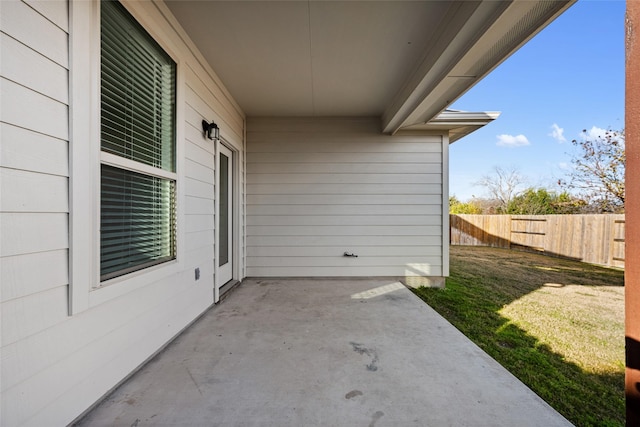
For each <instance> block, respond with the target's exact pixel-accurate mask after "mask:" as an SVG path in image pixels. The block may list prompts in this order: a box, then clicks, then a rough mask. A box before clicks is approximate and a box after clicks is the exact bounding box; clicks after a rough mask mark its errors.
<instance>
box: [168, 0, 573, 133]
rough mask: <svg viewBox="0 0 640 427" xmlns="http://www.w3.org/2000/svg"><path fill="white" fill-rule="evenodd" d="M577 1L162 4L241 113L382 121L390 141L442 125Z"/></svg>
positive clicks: (180, 0) (203, 0)
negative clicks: (459, 102) (451, 108)
mask: <svg viewBox="0 0 640 427" xmlns="http://www.w3.org/2000/svg"><path fill="white" fill-rule="evenodd" d="M156 1H160V0H156ZM575 1H576V0H516V1H512V0H500V1H496V0H478V1H459V0H456V1H453V0H451V1H449V0H443V1H435V0H426V1H404V0H391V1H360V0H355V1H314V0H311V1H298V0H293V1H270V0H264V1H207V0H197V1H193V0H165V2H164V4H166V6H167V7H166V8H164V10H165V11H166V12H168V13H171V14H172V15H173V16H174V17H175V18H176V19H177V22H178V23H179V24H180V26H181V27H182V28H183V29H184V31H185V32H186V33H187V34H188V36H189V37H190V38H191V39H192V40H193V42H194V43H195V45H196V47H197V49H198V50H199V51H200V52H201V53H202V57H203V58H204V60H205V61H206V62H208V64H209V65H210V66H211V68H212V69H213V70H215V73H216V75H217V78H219V80H220V81H221V82H222V83H223V84H224V86H225V87H226V88H227V89H228V91H229V92H230V94H231V95H232V96H233V98H234V99H235V100H236V101H237V103H238V104H239V106H240V108H241V109H242V111H243V113H244V114H245V115H246V116H249V117H259V116H269V117H295V116H298V117H310V116H314V117H329V116H330V117H340V116H350V117H354V116H360V117H363V116H367V117H372V116H373V117H376V116H377V117H380V121H381V128H382V131H383V132H384V133H387V134H395V133H396V132H398V131H401V130H403V129H405V130H409V129H411V130H413V131H419V130H421V129H423V130H437V129H438V127H442V126H445V122H444V121H443V120H445V118H447V120H449V119H451V114H449V113H446V112H445V113H443V114H441V113H442V112H443V111H444V110H445V109H446V108H447V107H448V106H449V105H451V104H452V103H453V102H454V101H455V100H456V99H457V98H459V97H460V96H461V95H462V94H464V93H465V92H466V91H467V90H469V88H471V87H472V86H473V85H474V84H476V83H477V82H478V81H479V80H480V79H482V78H483V77H484V76H485V75H486V74H487V73H489V72H490V71H491V70H493V69H494V68H495V67H496V66H498V65H499V64H500V63H501V62H502V61H504V60H505V59H506V58H507V57H508V56H509V55H511V54H512V53H513V52H514V51H516V50H517V49H518V48H519V47H520V46H522V45H523V44H524V43H526V42H527V41H528V40H529V39H530V38H531V37H533V36H534V35H535V34H536V33H538V32H539V31H540V30H541V29H542V28H544V27H545V26H546V25H547V24H549V23H550V22H551V21H552V20H553V19H555V18H556V17H557V16H558V15H560V14H561V13H562V12H564V11H565V10H566V9H567V8H568V7H570V6H571V4H573V3H574V2H575ZM158 4H162V2H160V3H158ZM487 102H488V103H490V100H487ZM459 114H462V113H459ZM464 114H467V113H464ZM469 114H482V113H469ZM467 119H469V117H466V118H464V119H463V122H464V120H467ZM474 120H475V119H472V120H471V122H473V123H481V122H482V119H480V120H479V121H474ZM456 126H458V125H456ZM474 126H476V124H469V125H462V126H458V127H456V128H455V129H458V131H455V132H454V133H453V134H452V136H454V137H455V139H457V138H458V137H457V136H456V135H462V134H466V133H468V132H467V130H469V129H473V128H474ZM463 129H467V130H463ZM450 130H451V131H454V129H453V128H452V129H450ZM469 131H470V130H469ZM456 132H458V133H456ZM455 139H452V140H455Z"/></svg>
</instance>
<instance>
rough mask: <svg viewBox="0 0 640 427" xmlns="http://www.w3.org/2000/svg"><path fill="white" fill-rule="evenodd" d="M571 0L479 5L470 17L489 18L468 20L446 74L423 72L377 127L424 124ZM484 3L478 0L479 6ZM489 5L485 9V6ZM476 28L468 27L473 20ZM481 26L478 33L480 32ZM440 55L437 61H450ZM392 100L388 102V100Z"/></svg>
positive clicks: (389, 130)
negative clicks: (399, 104) (497, 7)
mask: <svg viewBox="0 0 640 427" xmlns="http://www.w3.org/2000/svg"><path fill="white" fill-rule="evenodd" d="M575 1H576V0H558V1H553V2H520V1H516V2H505V3H502V2H491V1H489V2H488V3H494V6H495V3H500V4H503V5H504V6H505V7H504V8H503V9H502V10H501V11H500V13H499V14H498V16H495V12H498V11H497V10H493V12H494V15H491V13H490V11H489V10H486V9H485V8H482V7H479V8H478V10H477V12H476V13H475V15H474V18H479V19H480V20H482V19H484V20H485V21H484V22H485V24H486V22H487V21H486V20H487V19H489V17H488V16H492V19H491V22H490V25H485V26H484V28H482V29H481V28H480V27H479V26H478V22H477V19H469V20H468V21H467V22H468V25H466V26H465V28H464V31H467V32H471V33H472V35H466V36H465V35H464V34H461V36H465V37H467V38H469V39H470V41H471V42H472V44H473V45H472V46H467V47H466V49H465V50H464V52H462V53H461V54H459V55H458V56H457V58H456V59H455V60H454V61H455V63H450V64H449V66H448V67H447V70H448V72H449V74H447V73H444V74H442V73H439V74H438V75H437V76H434V75H433V73H427V74H425V75H424V77H423V79H422V82H421V84H420V85H419V86H418V87H416V88H415V90H414V92H413V93H412V94H411V95H410V96H409V97H407V98H406V100H405V103H404V104H403V106H402V108H401V109H398V110H397V111H395V115H393V116H391V115H390V114H389V113H390V112H389V111H388V112H387V113H385V115H384V116H383V132H385V133H390V134H393V133H395V132H397V131H398V130H399V129H401V128H403V127H408V126H412V125H416V124H421V123H427V122H429V121H430V120H432V119H433V118H434V117H435V116H436V115H437V114H438V113H440V112H442V111H443V110H444V109H445V108H446V107H447V106H449V105H450V104H451V103H452V102H454V101H455V100H456V99H457V98H459V97H460V96H462V94H464V93H465V92H466V91H467V90H469V89H470V88H471V87H473V86H474V85H475V84H476V83H477V82H478V81H480V80H481V79H482V78H483V77H484V76H486V75H487V74H488V73H489V72H491V71H492V70H493V69H495V68H496V67H497V66H498V65H500V63H502V62H503V61H504V60H505V59H506V58H508V57H509V56H510V55H511V54H512V53H514V52H515V51H516V50H518V49H519V48H520V47H521V46H522V45H523V44H525V43H526V42H527V41H529V40H530V39H531V38H532V37H534V36H535V35H536V34H537V33H538V32H539V31H541V30H542V29H543V28H544V27H545V26H546V25H548V24H549V23H550V22H552V21H553V20H554V19H555V18H556V17H557V16H559V15H560V14H561V13H563V12H564V11H565V10H566V9H567V8H569V7H570V6H571V5H572V4H573V3H575ZM485 3H487V2H486V1H484V2H483V5H484V4H485ZM490 6H491V5H489V6H488V7H489V9H491V7H490ZM474 24H475V25H476V27H473V25H474ZM480 31H481V32H480ZM452 57H453V55H450V56H449V57H445V56H441V57H440V58H439V61H445V62H447V61H451V58H452ZM392 105H393V104H392Z"/></svg>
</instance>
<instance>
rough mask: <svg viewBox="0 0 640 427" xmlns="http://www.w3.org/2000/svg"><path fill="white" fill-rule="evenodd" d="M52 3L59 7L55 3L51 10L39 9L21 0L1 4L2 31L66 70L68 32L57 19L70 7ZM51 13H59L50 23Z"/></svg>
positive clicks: (60, 3) (0, 22) (53, 16)
mask: <svg viewBox="0 0 640 427" xmlns="http://www.w3.org/2000/svg"><path fill="white" fill-rule="evenodd" d="M52 3H58V4H57V5H56V4H52V5H51V6H52V7H51V8H38V9H40V10H36V8H34V7H32V6H30V5H28V4H27V3H24V2H22V1H19V0H3V1H2V2H0V31H2V32H3V33H5V34H7V35H9V36H11V37H13V38H14V39H16V40H18V41H19V42H21V43H22V44H24V45H26V46H29V47H30V48H31V49H33V50H35V51H36V52H39V53H41V54H42V55H43V56H45V57H47V58H49V59H51V60H52V61H54V62H56V63H57V64H59V65H61V66H62V67H65V68H68V66H69V49H68V43H67V40H68V33H67V31H66V29H64V28H61V27H60V26H58V25H56V24H55V23H54V22H53V20H59V18H58V17H59V16H60V14H61V11H62V8H66V4H65V3H66V2H52ZM56 6H57V7H56ZM45 9H47V10H45ZM51 11H55V12H54V13H53V14H52V18H51V20H50V19H49V18H48V17H47V12H51ZM43 13H44V14H43ZM3 49H4V46H3ZM3 61H4V52H3Z"/></svg>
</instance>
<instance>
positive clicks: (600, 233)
mask: <svg viewBox="0 0 640 427" xmlns="http://www.w3.org/2000/svg"><path fill="white" fill-rule="evenodd" d="M449 224H450V227H451V228H450V233H449V234H450V241H451V244H452V245H464V246H492V247H497V248H508V249H522V250H531V251H536V252H541V253H544V254H545V255H551V256H558V257H565V258H572V259H576V260H579V261H583V262H588V263H592V264H599V265H606V266H612V267H619V268H624V225H625V222H624V215H623V214H622V215H450V216H449Z"/></svg>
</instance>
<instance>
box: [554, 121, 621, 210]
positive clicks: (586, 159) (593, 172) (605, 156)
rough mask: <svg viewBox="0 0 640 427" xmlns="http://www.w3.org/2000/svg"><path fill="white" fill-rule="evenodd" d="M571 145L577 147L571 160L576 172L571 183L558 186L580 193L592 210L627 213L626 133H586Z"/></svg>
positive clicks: (613, 131)
mask: <svg viewBox="0 0 640 427" xmlns="http://www.w3.org/2000/svg"><path fill="white" fill-rule="evenodd" d="M571 143H572V144H573V145H574V147H576V153H575V154H574V156H573V158H572V160H571V163H572V164H573V166H574V169H573V170H572V171H571V172H570V173H569V180H568V182H565V181H562V180H561V181H559V184H560V185H562V186H563V187H565V188H567V189H569V190H575V191H577V192H578V194H580V196H581V197H582V198H584V199H585V200H586V201H587V203H588V204H589V205H590V206H591V207H592V209H593V210H596V211H598V212H624V197H625V189H624V174H625V163H626V156H625V140H624V129H622V130H607V131H605V133H604V135H595V136H594V135H591V134H590V133H589V132H587V130H583V131H582V138H580V139H577V140H576V139H574V140H573V141H571Z"/></svg>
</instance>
